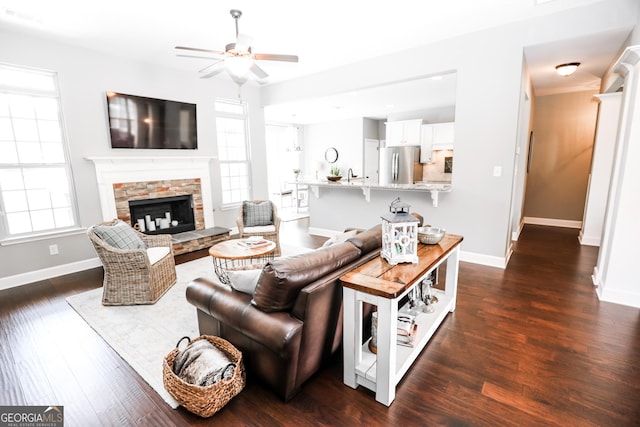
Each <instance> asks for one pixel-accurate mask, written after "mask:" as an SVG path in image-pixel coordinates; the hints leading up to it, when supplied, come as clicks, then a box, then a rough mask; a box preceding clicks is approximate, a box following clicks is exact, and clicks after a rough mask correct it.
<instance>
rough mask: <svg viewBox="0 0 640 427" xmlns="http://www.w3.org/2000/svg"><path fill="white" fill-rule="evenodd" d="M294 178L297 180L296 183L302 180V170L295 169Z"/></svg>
mask: <svg viewBox="0 0 640 427" xmlns="http://www.w3.org/2000/svg"><path fill="white" fill-rule="evenodd" d="M293 177H294V178H295V180H296V181H297V180H298V178H300V169H298V168H295V169H293Z"/></svg>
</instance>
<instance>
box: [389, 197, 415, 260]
mask: <svg viewBox="0 0 640 427" xmlns="http://www.w3.org/2000/svg"><path fill="white" fill-rule="evenodd" d="M409 208H410V206H409V204H407V203H405V202H402V201H400V197H398V198H397V199H395V200H394V201H393V202H392V203H391V206H389V212H390V213H388V214H386V215H383V216H382V217H381V218H382V252H381V255H382V258H384V259H386V260H387V262H388V263H389V264H394V265H395V264H399V263H403V262H412V263H417V262H418V219H417V218H416V217H415V216H413V215H411V214H410V213H409Z"/></svg>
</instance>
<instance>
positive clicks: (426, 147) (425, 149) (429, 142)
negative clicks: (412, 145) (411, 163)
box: [420, 125, 433, 163]
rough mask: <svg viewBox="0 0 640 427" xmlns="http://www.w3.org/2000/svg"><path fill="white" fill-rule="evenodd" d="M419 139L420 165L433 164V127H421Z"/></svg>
mask: <svg viewBox="0 0 640 427" xmlns="http://www.w3.org/2000/svg"><path fill="white" fill-rule="evenodd" d="M421 133H422V135H421V137H420V163H432V162H433V125H422V127H421Z"/></svg>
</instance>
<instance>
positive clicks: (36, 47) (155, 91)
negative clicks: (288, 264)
mask: <svg viewBox="0 0 640 427" xmlns="http://www.w3.org/2000/svg"><path fill="white" fill-rule="evenodd" d="M0 40H1V42H0V62H3V63H8V64H16V65H23V66H29V67H35V68H40V69H49V70H54V71H56V72H57V73H58V81H59V86H60V92H61V98H62V108H63V114H64V119H65V124H66V128H67V134H68V138H69V153H70V157H71V164H72V169H73V175H74V185H75V190H76V194H77V199H78V203H79V216H80V225H81V226H82V227H87V226H90V225H92V224H94V223H96V222H100V221H101V220H102V218H101V212H100V201H99V197H98V188H97V183H96V177H95V171H94V167H93V163H92V162H90V161H88V160H86V158H87V157H100V156H138V157H144V156H147V157H148V156H209V157H211V156H217V148H216V133H215V132H216V131H215V112H214V99H215V98H216V97H222V98H228V99H237V96H238V88H237V86H236V85H235V84H234V83H232V82H231V81H230V80H229V81H225V80H221V79H210V80H202V79H199V78H198V75H197V72H196V70H195V69H194V71H193V72H185V71H178V70H172V69H160V68H158V67H157V66H155V65H149V64H145V63H140V62H135V61H131V60H127V59H123V58H115V57H108V56H105V55H103V54H101V53H97V52H93V51H89V50H85V49H80V48H77V47H73V46H70V45H61V44H54V43H51V42H49V41H48V40H44V39H39V38H35V37H29V36H25V35H23V34H17V33H12V32H6V31H0ZM107 90H110V91H116V92H123V93H129V94H133V95H141V96H148V97H152V98H163V99H172V100H178V101H185V102H191V103H196V104H197V114H198V116H197V120H198V149H197V150H126V149H119V150H113V149H111V148H110V143H109V136H108V127H107V113H106V100H105V92H106V91H107ZM242 94H243V96H244V97H245V98H246V99H247V100H248V102H249V106H250V134H251V139H252V142H253V144H252V147H251V150H252V155H253V158H254V159H255V160H256V162H255V163H254V169H253V181H254V195H255V196H257V197H265V196H266V195H267V185H266V162H265V161H264V159H265V144H264V118H263V113H262V108H260V103H261V102H260V98H259V90H258V89H257V88H256V87H255V86H250V85H245V86H243V88H242ZM211 168H212V170H211V176H212V183H211V186H212V189H213V195H212V198H213V204H214V209H215V213H214V219H215V225H218V226H227V227H232V226H233V225H234V222H233V220H234V219H235V217H236V216H237V212H236V210H234V211H233V212H221V211H220V209H219V206H220V201H221V191H220V186H219V182H218V179H217V177H219V168H218V164H217V161H212V162H211ZM54 243H55V244H57V245H58V247H59V250H60V254H59V255H56V256H50V255H49V251H48V246H49V245H50V244H54ZM94 258H95V252H94V251H93V248H92V247H91V246H90V243H89V241H88V239H87V237H86V236H85V234H84V232H83V231H80V232H79V233H78V234H75V235H72V236H66V237H60V236H58V237H52V238H49V239H45V240H37V241H32V242H28V243H21V244H15V245H10V246H0V260H1V261H0V262H1V264H2V267H1V268H0V279H3V278H4V281H2V280H0V287H2V284H3V283H4V284H7V283H9V282H14V283H20V282H23V283H24V280H27V281H29V280H32V279H33V278H37V277H41V278H44V277H48V273H47V271H50V272H52V273H53V274H54V275H59V273H60V272H61V271H63V272H64V271H65V270H64V268H65V267H63V268H62V270H61V266H68V267H66V268H67V269H68V270H69V271H73V270H74V269H82V268H83V267H84V266H86V265H87V264H86V262H87V261H88V260H92V259H94ZM34 271H41V274H40V276H38V275H37V274H36V275H34V274H33V273H32V272H34ZM21 275H22V276H21ZM25 275H26V276H25ZM23 279H24V280H23ZM5 287H6V286H5Z"/></svg>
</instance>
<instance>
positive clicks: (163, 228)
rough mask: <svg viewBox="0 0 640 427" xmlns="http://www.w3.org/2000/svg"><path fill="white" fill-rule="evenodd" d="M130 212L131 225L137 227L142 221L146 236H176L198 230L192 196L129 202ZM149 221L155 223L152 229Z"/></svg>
mask: <svg viewBox="0 0 640 427" xmlns="http://www.w3.org/2000/svg"><path fill="white" fill-rule="evenodd" d="M129 212H130V215H131V225H132V226H134V227H135V226H136V224H138V223H139V222H140V221H142V222H143V224H144V225H143V226H141V227H140V228H143V227H144V233H146V234H176V233H182V232H184V231H192V230H195V229H196V224H195V218H194V215H193V197H192V196H191V195H190V194H188V195H182V196H173V197H157V198H153V199H137V200H129ZM149 220H150V221H153V222H154V224H153V226H152V227H149ZM153 228H155V229H153ZM140 231H143V230H140Z"/></svg>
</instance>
